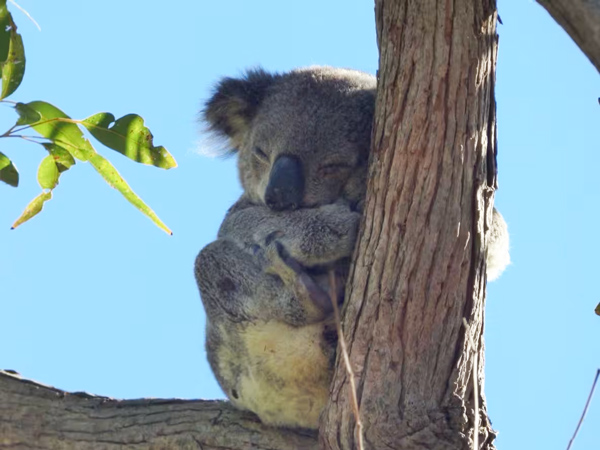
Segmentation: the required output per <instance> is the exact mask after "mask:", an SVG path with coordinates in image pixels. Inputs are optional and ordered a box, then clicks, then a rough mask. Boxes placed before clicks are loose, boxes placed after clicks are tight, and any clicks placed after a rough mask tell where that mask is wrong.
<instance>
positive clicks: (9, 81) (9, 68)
mask: <svg viewBox="0 0 600 450" xmlns="http://www.w3.org/2000/svg"><path fill="white" fill-rule="evenodd" d="M8 25H9V26H8V27H7V28H8V29H9V34H10V40H9V45H8V54H7V56H6V59H5V60H4V62H2V64H1V66H2V91H1V92H0V100H2V99H4V98H6V97H8V96H9V95H10V94H12V93H13V92H15V91H16V90H17V88H18V87H19V85H20V84H21V81H23V75H25V48H24V47H23V38H22V37H21V35H20V34H19V33H17V26H16V25H15V23H14V22H13V20H12V17H11V15H10V13H9V14H8Z"/></svg>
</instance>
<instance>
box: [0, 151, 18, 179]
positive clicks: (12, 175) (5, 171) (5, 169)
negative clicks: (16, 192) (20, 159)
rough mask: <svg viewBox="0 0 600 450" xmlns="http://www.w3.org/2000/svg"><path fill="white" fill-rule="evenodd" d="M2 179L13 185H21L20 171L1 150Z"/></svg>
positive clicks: (0, 168) (0, 167) (0, 171)
mask: <svg viewBox="0 0 600 450" xmlns="http://www.w3.org/2000/svg"><path fill="white" fill-rule="evenodd" d="M0 180H2V181H4V182H5V183H6V184H10V185H11V186H13V187H17V186H18V185H19V172H18V171H17V168H16V167H15V165H14V164H13V163H12V161H11V160H10V158H9V157H8V156H6V155H5V154H4V153H2V152H0Z"/></svg>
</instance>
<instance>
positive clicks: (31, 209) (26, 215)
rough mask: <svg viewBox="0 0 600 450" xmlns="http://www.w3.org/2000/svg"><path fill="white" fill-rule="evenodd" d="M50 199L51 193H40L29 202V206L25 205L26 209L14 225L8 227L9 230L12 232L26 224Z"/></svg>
mask: <svg viewBox="0 0 600 450" xmlns="http://www.w3.org/2000/svg"><path fill="white" fill-rule="evenodd" d="M51 198H52V191H48V192H42V193H41V194H40V195H38V196H37V197H36V198H34V199H33V200H31V202H29V205H27V207H26V208H25V211H23V214H21V216H20V217H19V218H18V219H17V220H16V221H15V223H13V224H12V227H10V229H11V230H14V229H15V228H17V227H18V226H19V225H21V224H22V223H24V222H27V221H28V220H29V219H31V218H32V217H33V216H35V215H36V214H38V213H39V212H40V211H41V210H42V208H43V207H44V202H47V201H48V200H50V199H51Z"/></svg>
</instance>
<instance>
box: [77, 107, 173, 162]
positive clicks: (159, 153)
mask: <svg viewBox="0 0 600 450" xmlns="http://www.w3.org/2000/svg"><path fill="white" fill-rule="evenodd" d="M113 122H114V124H113ZM80 123H81V124H82V125H83V126H84V127H86V128H87V129H88V131H89V132H90V133H91V135H92V136H94V137H95V138H96V139H98V141H100V142H101V143H102V144H104V145H106V146H107V147H108V148H111V149H113V150H116V151H118V152H119V153H122V154H123V155H125V156H127V157H128V158H130V159H132V160H134V161H137V162H139V163H142V164H148V165H151V166H156V167H160V168H162V169H170V168H172V167H177V163H176V162H175V158H173V156H171V154H170V153H169V152H168V151H167V149H165V148H164V147H162V146H158V147H155V146H154V143H153V137H152V133H151V132H150V130H149V129H148V128H147V127H146V126H145V125H144V119H142V118H141V117H140V116H138V115H137V114H127V115H126V116H123V117H121V118H120V119H117V120H116V121H115V116H114V115H112V114H111V113H106V112H103V113H98V114H94V115H93V116H90V117H88V118H87V119H84V120H82V121H81V122H80ZM111 124H113V125H112V126H110V125H111Z"/></svg>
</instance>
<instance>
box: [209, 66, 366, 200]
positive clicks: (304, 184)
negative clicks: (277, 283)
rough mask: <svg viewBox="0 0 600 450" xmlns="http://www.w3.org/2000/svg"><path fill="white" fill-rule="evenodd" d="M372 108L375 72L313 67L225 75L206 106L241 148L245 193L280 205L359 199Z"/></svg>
mask: <svg viewBox="0 0 600 450" xmlns="http://www.w3.org/2000/svg"><path fill="white" fill-rule="evenodd" d="M374 108H375V78H374V77H372V76H370V75H368V74H365V73H362V72H356V71H350V70H344V69H333V68H328V67H312V68H307V69H301V70H296V71H293V72H290V73H287V74H284V75H271V74H267V73H265V72H263V71H253V72H248V74H247V75H246V76H245V77H243V78H240V79H232V78H226V79H224V80H222V81H221V82H220V84H219V85H218V87H217V90H216V92H215V94H214V95H213V97H212V98H211V100H209V102H208V103H207V106H206V109H205V111H204V113H205V118H206V120H207V121H208V122H209V124H210V126H211V129H212V130H213V131H216V132H217V133H219V134H221V135H224V136H226V137H227V138H228V139H229V143H230V145H231V147H232V148H233V149H235V150H237V151H238V152H239V163H238V166H239V172H240V179H241V182H242V186H243V187H244V190H245V192H246V195H247V196H249V197H250V198H251V199H252V200H253V201H255V202H257V203H264V204H266V205H268V206H269V207H271V208H273V209H276V210H284V209H294V208H300V207H314V206H319V205H324V204H328V203H332V202H335V201H336V200H338V199H340V198H344V199H346V200H348V201H349V202H350V203H353V204H356V203H358V202H359V201H360V200H361V199H362V197H363V195H364V191H365V180H366V175H367V174H366V171H367V160H368V152H369V146H370V137H371V126H372V121H373V112H374Z"/></svg>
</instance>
